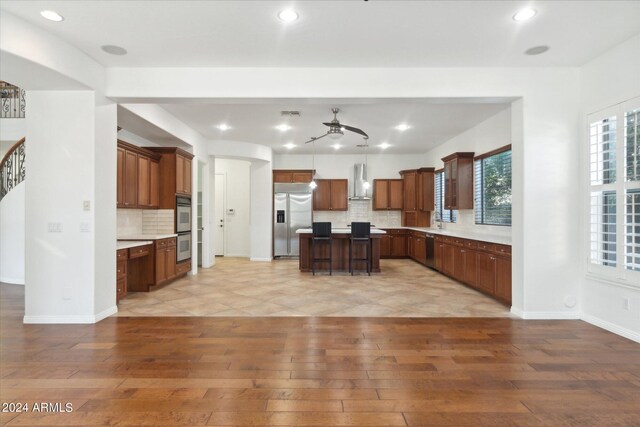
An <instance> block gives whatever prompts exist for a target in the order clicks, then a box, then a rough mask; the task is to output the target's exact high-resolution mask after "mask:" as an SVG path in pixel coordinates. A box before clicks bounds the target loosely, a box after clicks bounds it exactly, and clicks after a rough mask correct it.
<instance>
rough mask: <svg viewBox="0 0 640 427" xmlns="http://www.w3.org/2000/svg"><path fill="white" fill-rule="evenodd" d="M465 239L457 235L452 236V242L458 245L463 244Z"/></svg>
mask: <svg viewBox="0 0 640 427" xmlns="http://www.w3.org/2000/svg"><path fill="white" fill-rule="evenodd" d="M465 242H466V240H465V239H461V238H459V237H454V238H453V243H454V244H456V245H458V246H464V244H465Z"/></svg>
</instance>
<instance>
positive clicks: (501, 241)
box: [380, 227, 511, 246]
mask: <svg viewBox="0 0 640 427" xmlns="http://www.w3.org/2000/svg"><path fill="white" fill-rule="evenodd" d="M380 228H383V229H387V230H414V231H419V232H422V233H430V234H438V235H440V236H449V237H459V238H461V239H469V240H477V241H479V242H487V243H496V244H498V245H508V246H511V237H503V236H492V235H490V234H480V233H473V232H465V231H449V230H439V229H434V228H428V227H380Z"/></svg>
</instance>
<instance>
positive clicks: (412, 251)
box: [407, 235, 416, 259]
mask: <svg viewBox="0 0 640 427" xmlns="http://www.w3.org/2000/svg"><path fill="white" fill-rule="evenodd" d="M414 241H415V239H414V238H413V236H412V235H409V236H407V255H409V258H412V259H415V257H416V246H415V242H414Z"/></svg>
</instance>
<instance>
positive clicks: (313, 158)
mask: <svg viewBox="0 0 640 427" xmlns="http://www.w3.org/2000/svg"><path fill="white" fill-rule="evenodd" d="M311 144H312V146H313V147H312V148H313V153H312V154H311V182H310V183H309V188H311V190H315V189H316V187H317V186H318V184H316V181H315V178H314V177H315V174H316V141H313V142H312V143H311Z"/></svg>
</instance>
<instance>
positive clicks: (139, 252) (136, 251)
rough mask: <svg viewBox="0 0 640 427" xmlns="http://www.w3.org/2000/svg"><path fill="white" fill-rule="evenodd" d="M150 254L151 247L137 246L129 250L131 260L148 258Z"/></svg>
mask: <svg viewBox="0 0 640 427" xmlns="http://www.w3.org/2000/svg"><path fill="white" fill-rule="evenodd" d="M149 252H151V245H145V246H137V247H135V248H131V249H129V258H130V259H134V258H140V257H143V256H147V255H149Z"/></svg>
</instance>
